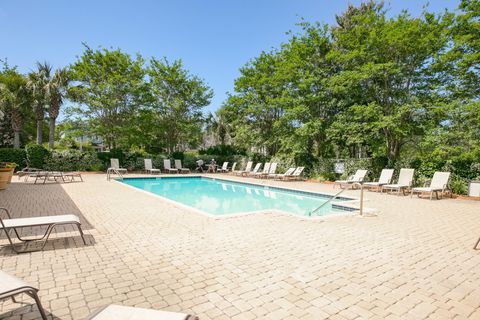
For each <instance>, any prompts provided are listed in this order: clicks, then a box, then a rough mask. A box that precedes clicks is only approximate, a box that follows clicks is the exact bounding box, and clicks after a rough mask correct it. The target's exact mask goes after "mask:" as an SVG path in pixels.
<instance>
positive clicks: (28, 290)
mask: <svg viewBox="0 0 480 320" xmlns="http://www.w3.org/2000/svg"><path fill="white" fill-rule="evenodd" d="M37 292H38V289H37V288H35V287H32V286H31V285H29V284H28V283H26V282H24V281H22V280H20V279H18V278H17V277H14V276H12V275H9V274H8V273H6V272H3V271H2V270H0V300H5V299H9V298H10V299H12V301H13V302H17V301H16V300H15V296H16V295H19V294H22V293H25V294H27V295H28V296H30V297H31V298H33V299H34V300H35V303H36V304H37V308H38V311H39V312H40V316H41V318H42V319H43V320H47V315H46V314H45V310H43V307H42V304H41V303H40V299H39V298H38V294H37ZM2 319H3V318H2Z"/></svg>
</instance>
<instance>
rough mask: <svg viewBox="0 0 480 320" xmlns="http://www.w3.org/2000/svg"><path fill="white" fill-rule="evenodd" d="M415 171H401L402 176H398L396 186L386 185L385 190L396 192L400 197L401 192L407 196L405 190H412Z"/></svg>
mask: <svg viewBox="0 0 480 320" xmlns="http://www.w3.org/2000/svg"><path fill="white" fill-rule="evenodd" d="M414 173H415V169H405V168H403V169H400V174H399V175H398V181H397V183H395V184H385V185H384V186H383V187H382V192H383V190H386V191H387V192H388V190H396V191H397V194H398V195H400V192H402V193H403V195H405V190H407V189H410V188H411V187H412V185H413V175H414Z"/></svg>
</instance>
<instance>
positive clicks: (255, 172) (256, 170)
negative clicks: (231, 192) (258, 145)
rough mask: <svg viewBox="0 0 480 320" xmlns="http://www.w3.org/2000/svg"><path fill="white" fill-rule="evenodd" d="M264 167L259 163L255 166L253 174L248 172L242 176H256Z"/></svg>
mask: <svg viewBox="0 0 480 320" xmlns="http://www.w3.org/2000/svg"><path fill="white" fill-rule="evenodd" d="M261 167H262V163H261V162H259V163H257V164H256V165H255V168H253V170H252V171H251V172H247V173H245V174H242V176H255V175H256V174H257V173H258V170H260V168H261Z"/></svg>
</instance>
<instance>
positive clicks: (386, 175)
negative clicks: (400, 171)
mask: <svg viewBox="0 0 480 320" xmlns="http://www.w3.org/2000/svg"><path fill="white" fill-rule="evenodd" d="M392 177H393V169H383V170H382V172H381V173H380V178H378V183H381V184H388V183H390V182H391V181H392Z"/></svg>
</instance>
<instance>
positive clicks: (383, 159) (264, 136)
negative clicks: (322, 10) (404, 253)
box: [216, 1, 480, 179]
mask: <svg viewBox="0 0 480 320" xmlns="http://www.w3.org/2000/svg"><path fill="white" fill-rule="evenodd" d="M479 17H480V2H479V1H462V2H461V4H460V11H459V13H458V14H457V15H454V14H453V13H449V12H445V13H443V14H440V15H435V14H432V13H429V12H426V11H425V12H423V13H422V15H421V16H419V17H412V16H410V14H409V13H408V12H407V11H404V12H402V13H401V14H399V15H398V16H394V17H389V16H388V13H387V12H386V11H385V10H384V7H383V5H382V4H381V3H377V2H373V1H370V2H366V3H362V4H361V5H360V6H358V7H355V6H353V5H350V6H349V7H348V9H347V10H346V11H345V12H344V13H343V14H341V15H339V16H337V17H336V22H337V23H336V24H335V25H333V26H327V25H321V24H318V23H307V22H302V23H300V27H301V32H299V33H291V37H290V40H289V41H288V42H287V43H284V44H282V45H281V46H280V47H279V48H277V49H273V50H271V51H269V52H262V53H261V54H260V55H259V56H258V57H256V58H254V59H252V60H251V61H250V62H249V63H247V64H246V65H245V66H244V67H243V68H242V69H241V70H240V72H241V75H240V77H239V78H238V79H237V80H236V81H235V92H234V93H232V94H231V95H230V96H229V98H228V100H227V101H226V102H225V103H224V105H223V107H222V108H221V109H220V110H219V111H218V113H217V115H216V118H218V120H216V123H222V124H228V125H226V126H225V129H226V131H227V135H228V138H230V139H231V140H232V142H233V143H234V144H236V145H238V146H241V147H244V148H246V149H247V150H256V151H261V152H264V153H266V154H267V155H269V156H276V157H278V156H280V157H285V156H286V157H291V158H293V159H294V160H295V162H296V163H297V164H302V165H306V166H307V167H309V169H310V170H313V171H315V172H320V173H323V174H325V173H326V174H328V173H327V172H325V170H326V169H325V166H323V165H322V164H323V163H325V161H323V160H322V159H331V158H337V159H338V158H347V159H349V158H370V159H372V160H371V161H372V166H373V167H372V168H373V170H372V171H373V172H378V169H379V168H381V167H384V166H390V167H395V166H397V167H398V166H402V165H404V166H409V167H410V166H413V167H415V168H417V169H419V172H420V175H421V176H422V175H431V174H432V173H433V172H434V171H435V170H449V171H453V172H454V173H455V174H456V175H457V176H460V177H463V178H466V179H471V178H474V177H476V176H478V175H480V172H478V171H477V170H476V168H477V167H478V166H479V164H480V144H479V141H480V139H479V138H480V136H479V134H480V111H479V110H480V105H479V102H478V101H479V89H478V87H479V86H478V83H479V82H478V81H479V80H480V79H479V75H480V69H479V68H480V64H479V59H480V53H479V52H480V51H479V46H480V32H479V30H480V28H479ZM329 172H330V173H331V170H330V171H329Z"/></svg>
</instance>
